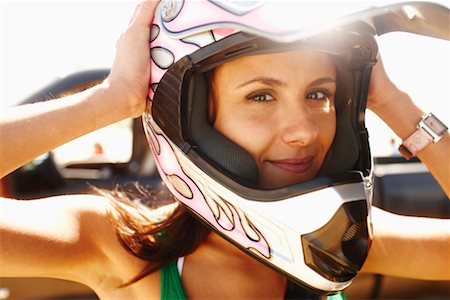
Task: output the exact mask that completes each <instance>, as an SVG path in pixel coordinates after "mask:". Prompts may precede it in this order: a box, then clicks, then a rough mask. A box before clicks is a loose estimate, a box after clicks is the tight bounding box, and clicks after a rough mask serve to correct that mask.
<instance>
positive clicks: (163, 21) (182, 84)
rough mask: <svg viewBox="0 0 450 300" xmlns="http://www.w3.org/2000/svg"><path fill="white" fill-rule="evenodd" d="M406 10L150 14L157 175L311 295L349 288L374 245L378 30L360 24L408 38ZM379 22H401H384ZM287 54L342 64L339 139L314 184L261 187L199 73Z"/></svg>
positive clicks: (194, 8) (291, 4)
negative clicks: (212, 110) (213, 108)
mask: <svg viewBox="0 0 450 300" xmlns="http://www.w3.org/2000/svg"><path fill="white" fill-rule="evenodd" d="M354 4H356V5H359V4H357V3H354ZM408 5H409V6H410V7H412V8H414V9H416V11H420V9H422V8H425V9H430V7H431V10H432V11H433V9H435V10H436V11H441V10H442V7H440V6H437V5H431V4H427V5H424V4H421V3H414V4H408ZM359 6H360V5H359ZM404 8H405V6H404V5H401V4H397V5H392V6H389V7H382V8H370V9H363V10H361V8H360V7H352V8H349V7H347V6H345V5H343V4H342V3H336V4H333V2H327V3H326V6H325V7H324V4H323V3H321V2H308V4H304V3H302V2H296V1H286V2H283V1H269V2H261V1H219V0H209V1H208V0H194V1H187V0H186V1H174V0H167V1H164V0H163V1H162V2H161V3H160V4H159V6H158V8H157V10H156V14H155V19H154V21H153V24H152V27H151V29H152V35H151V44H150V47H151V56H152V64H151V80H150V88H151V89H150V90H149V99H150V100H149V101H148V106H147V110H146V113H145V114H144V127H145V130H146V133H147V137H148V141H149V144H150V148H151V150H152V152H153V155H154V158H155V161H156V165H157V168H158V171H159V173H160V175H161V178H162V180H163V181H164V182H165V183H166V185H167V187H168V188H169V190H170V191H171V192H172V193H173V194H174V196H175V197H176V198H177V199H178V200H179V201H180V202H181V203H182V204H183V205H185V206H186V207H187V208H188V209H189V211H191V212H192V213H193V214H194V215H195V216H196V217H198V218H199V219H200V220H201V221H203V222H204V223H205V224H207V225H208V226H209V227H210V228H211V229H213V230H214V231H215V232H217V233H218V234H220V235H221V236H223V237H224V238H225V239H227V240H228V241H230V242H231V243H233V244H234V245H236V246H237V247H238V248H240V249H241V250H243V251H245V252H246V253H248V254H250V255H251V256H253V257H255V258H257V259H258V260H260V261H261V262H263V263H264V264H266V265H268V266H270V267H272V268H273V269H275V270H277V271H279V272H280V273H282V274H284V275H285V276H287V277H288V278H289V279H291V280H293V281H295V282H296V283H298V284H301V285H303V286H304V287H306V288H309V289H310V290H312V291H314V292H318V293H322V294H326V293H334V292H336V291H340V290H342V289H344V288H346V287H347V286H348V285H349V284H350V283H351V282H352V280H353V278H354V277H355V275H356V274H357V272H358V271H359V270H360V269H361V267H362V264H363V263H364V261H365V258H366V256H367V253H368V251H369V248H370V244H371V222H370V206H371V198H372V172H371V169H372V163H371V156H370V150H369V144H368V134H367V131H366V128H365V125H364V111H365V107H366V96H367V90H368V86H369V81H370V74H371V69H372V66H373V65H374V64H375V63H376V58H377V55H378V48H377V44H376V42H375V40H374V35H375V34H376V31H375V30H374V29H373V27H372V26H369V25H368V24H367V23H365V22H362V21H365V20H372V19H373V20H374V21H375V22H374V24H373V25H374V26H375V28H377V29H379V30H381V31H382V32H389V31H393V30H398V29H400V30H404V31H410V30H407V28H405V27H404V26H403V27H402V24H401V22H400V21H402V20H403V19H401V18H402V16H403V18H404V19H405V15H404V14H403V15H401V11H402V9H404ZM446 12H447V14H448V10H447V11H446ZM407 17H408V16H407ZM383 18H384V19H389V20H391V21H392V20H394V21H395V20H396V21H397V22H396V23H395V22H391V23H390V24H391V25H390V27H389V26H385V22H384V21H383ZM324 21H327V22H324ZM329 21H333V22H329ZM377 22H378V23H379V24H377ZM399 24H400V25H399ZM397 27H401V28H397ZM431 31H433V30H431ZM433 32H434V31H433ZM292 49H309V50H317V51H323V52H326V53H330V54H331V55H334V56H337V57H339V59H340V60H342V62H343V63H344V64H345V66H346V71H345V72H346V74H345V77H346V78H347V80H348V84H349V85H350V91H349V93H348V95H346V96H345V97H342V99H340V100H339V101H341V102H342V103H339V104H337V105H336V119H337V129H336V135H335V139H334V142H333V144H332V146H331V148H330V151H329V152H328V154H327V157H326V159H325V162H324V165H323V167H322V169H321V171H320V174H319V177H318V178H316V179H314V180H311V181H308V182H302V183H298V184H293V185H290V186H285V187H281V188H277V189H271V190H264V189H260V188H258V186H257V183H258V168H257V166H256V163H255V162H254V160H253V158H252V157H251V155H250V154H249V153H247V152H246V151H245V150H244V149H242V148H241V147H240V146H239V145H237V144H235V143H234V142H232V141H231V140H229V139H228V138H226V137H225V136H223V135H222V134H221V133H219V132H217V131H216V130H215V129H214V128H213V127H212V125H211V124H210V122H209V120H208V113H207V111H208V108H207V105H208V95H209V90H208V89H209V87H208V85H207V80H206V75H205V74H206V72H208V71H210V70H212V69H214V68H215V67H217V66H219V65H221V64H223V63H225V62H227V61H230V60H234V59H236V58H239V57H243V56H247V55H257V54H263V53H273V52H280V51H288V50H292ZM338 88H339V87H338Z"/></svg>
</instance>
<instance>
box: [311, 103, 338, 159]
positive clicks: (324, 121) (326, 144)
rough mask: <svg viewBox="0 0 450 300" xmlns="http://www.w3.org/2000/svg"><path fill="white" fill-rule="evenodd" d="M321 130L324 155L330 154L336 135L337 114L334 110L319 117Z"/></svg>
mask: <svg viewBox="0 0 450 300" xmlns="http://www.w3.org/2000/svg"><path fill="white" fill-rule="evenodd" d="M316 124H319V128H320V133H321V134H320V140H321V144H322V146H323V148H324V154H326V152H328V150H329V149H330V147H331V144H332V143H333V140H334V136H335V134H336V112H335V110H334V109H332V110H330V112H329V113H327V114H322V115H320V116H318V120H317V123H316Z"/></svg>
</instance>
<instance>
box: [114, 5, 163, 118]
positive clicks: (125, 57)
mask: <svg viewBox="0 0 450 300" xmlns="http://www.w3.org/2000/svg"><path fill="white" fill-rule="evenodd" d="M157 4H158V1H156V0H153V1H142V2H141V3H140V4H139V5H138V6H137V7H136V10H135V12H134V14H133V16H132V18H131V20H130V23H129V25H128V28H127V29H126V31H125V32H124V33H123V34H122V36H121V37H120V39H119V40H118V42H117V50H116V57H115V59H114V63H113V66H112V68H111V72H110V75H109V76H108V78H107V79H106V80H105V84H106V85H107V88H109V89H110V90H111V91H112V92H113V93H114V95H115V98H117V99H118V101H126V103H123V105H125V107H127V108H128V111H129V115H130V117H138V116H140V115H141V114H142V113H143V112H144V109H145V102H146V97H147V93H148V85H149V84H148V82H149V79H150V49H149V39H150V24H151V22H152V19H153V13H154V11H155V8H156V6H157Z"/></svg>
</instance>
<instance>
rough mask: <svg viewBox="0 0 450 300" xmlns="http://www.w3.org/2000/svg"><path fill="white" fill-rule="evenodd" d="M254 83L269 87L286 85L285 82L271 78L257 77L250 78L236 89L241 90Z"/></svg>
mask: <svg viewBox="0 0 450 300" xmlns="http://www.w3.org/2000/svg"><path fill="white" fill-rule="evenodd" d="M254 82H261V83H264V84H267V85H270V86H286V85H287V84H286V82H284V81H281V80H278V79H275V78H272V77H266V76H258V77H255V78H252V79H250V80H247V81H245V82H243V83H241V84H239V85H238V86H237V87H238V88H242V87H244V86H246V85H249V84H251V83H254Z"/></svg>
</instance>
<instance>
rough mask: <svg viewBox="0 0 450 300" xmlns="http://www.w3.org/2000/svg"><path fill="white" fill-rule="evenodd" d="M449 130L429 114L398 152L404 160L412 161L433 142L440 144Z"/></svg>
mask: <svg viewBox="0 0 450 300" xmlns="http://www.w3.org/2000/svg"><path fill="white" fill-rule="evenodd" d="M447 129H448V128H447V126H445V124H444V123H442V122H441V121H440V120H439V119H438V118H436V116H434V115H433V114H432V113H429V114H427V115H425V116H424V117H423V118H422V120H420V122H419V124H417V131H415V132H414V133H413V134H412V135H410V136H409V137H408V138H407V139H406V140H404V141H403V143H402V144H401V145H400V147H399V148H398V150H399V152H400V153H401V154H402V155H403V157H404V158H406V159H410V158H412V157H413V156H415V155H416V153H417V152H419V151H420V150H422V149H423V148H425V147H426V146H428V145H429V144H431V142H434V143H437V142H439V140H440V139H441V138H442V136H443V135H444V133H445V132H446V131H447Z"/></svg>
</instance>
